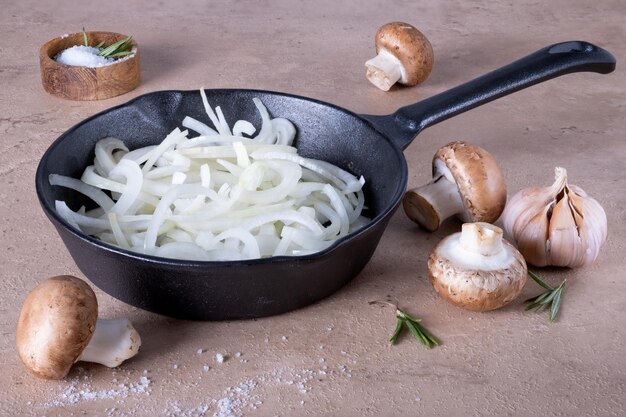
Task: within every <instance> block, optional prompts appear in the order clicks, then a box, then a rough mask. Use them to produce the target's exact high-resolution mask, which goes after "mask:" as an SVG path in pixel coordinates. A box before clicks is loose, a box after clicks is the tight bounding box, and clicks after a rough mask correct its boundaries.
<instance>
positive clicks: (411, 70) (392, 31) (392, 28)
mask: <svg viewBox="0 0 626 417" xmlns="http://www.w3.org/2000/svg"><path fill="white" fill-rule="evenodd" d="M374 42H375V44H376V53H378V52H380V50H381V49H385V50H386V51H388V52H389V53H391V54H393V55H394V56H395V57H396V58H398V59H399V60H400V62H401V63H402V65H403V67H404V72H403V78H402V79H400V83H402V84H405V85H409V86H414V85H417V84H419V83H421V82H422V81H424V80H426V78H428V76H429V75H430V72H431V71H432V69H433V63H434V61H435V54H434V53H433V47H432V45H431V44H430V42H429V41H428V39H427V38H426V36H424V34H423V33H422V32H420V31H419V30H417V29H416V28H415V27H414V26H412V25H410V24H408V23H404V22H391V23H387V24H385V25H383V26H381V27H380V28H379V29H378V31H377V32H376V36H375V37H374ZM404 77H406V79H404Z"/></svg>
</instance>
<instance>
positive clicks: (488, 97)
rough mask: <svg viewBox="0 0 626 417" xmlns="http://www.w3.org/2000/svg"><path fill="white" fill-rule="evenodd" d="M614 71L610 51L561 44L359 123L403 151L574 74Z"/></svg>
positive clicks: (582, 44)
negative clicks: (489, 107)
mask: <svg viewBox="0 0 626 417" xmlns="http://www.w3.org/2000/svg"><path fill="white" fill-rule="evenodd" d="M614 69H615V58H614V57H613V55H611V53H609V52H608V51H606V50H604V49H602V48H600V47H598V46H595V45H593V44H590V43H588V42H584V41H570V42H562V43H557V44H554V45H551V46H547V47H545V48H543V49H540V50H538V51H537V52H534V53H532V54H530V55H528V56H526V57H524V58H522V59H520V60H517V61H515V62H513V63H511V64H509V65H506V66H504V67H502V68H499V69H497V70H495V71H492V72H490V73H488V74H485V75H483V76H481V77H478V78H475V79H473V80H471V81H468V82H466V83H465V84H461V85H459V86H458V87H454V88H452V89H450V90H447V91H444V92H443V93H440V94H437V95H435V96H432V97H429V98H427V99H424V100H422V101H420V102H418V103H415V104H411V105H408V106H405V107H402V108H400V109H398V110H397V111H396V112H395V113H393V114H390V115H387V116H370V115H364V116H363V118H365V119H367V120H369V121H370V122H371V123H372V124H374V126H375V127H376V128H377V129H378V130H379V131H381V132H382V133H384V134H385V135H387V137H389V138H390V139H391V140H392V141H393V142H394V143H395V144H396V145H397V146H398V147H400V148H401V149H405V148H406V147H407V146H409V144H410V143H411V142H412V141H413V139H414V138H415V136H417V134H418V133H420V132H421V131H422V130H423V129H425V128H427V127H429V126H432V125H434V124H437V123H439V122H441V121H444V120H446V119H448V118H450V117H452V116H456V115H457V114H460V113H463V112H465V111H467V110H470V109H473V108H474V107H477V106H480V105H482V104H485V103H488V102H490V101H492V100H495V99H497V98H500V97H502V96H505V95H508V94H511V93H514V92H515V91H519V90H521V89H523V88H526V87H530V86H531V85H535V84H538V83H540V82H542V81H546V80H549V79H551V78H555V77H558V76H560V75H565V74H569V73H572V72H597V73H600V74H608V73H610V72H612V71H613V70H614Z"/></svg>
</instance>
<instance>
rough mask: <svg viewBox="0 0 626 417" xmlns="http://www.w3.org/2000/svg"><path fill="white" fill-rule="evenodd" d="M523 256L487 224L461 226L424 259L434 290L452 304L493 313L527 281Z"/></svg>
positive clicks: (510, 298)
mask: <svg viewBox="0 0 626 417" xmlns="http://www.w3.org/2000/svg"><path fill="white" fill-rule="evenodd" d="M527 274H528V268H527V266H526V262H525V261H524V257H523V256H522V254H521V253H519V251H518V250H517V249H515V247H514V246H513V245H511V244H510V243H509V242H507V241H506V240H504V239H502V229H500V228H499V227H497V226H494V225H492V224H489V223H465V224H464V225H463V229H462V231H461V232H460V233H455V234H453V235H450V236H448V237H446V238H445V239H443V240H442V241H441V242H439V244H438V245H437V246H436V247H435V248H434V249H433V251H432V253H431V254H430V257H429V258H428V277H429V279H430V282H431V284H433V286H434V287H435V290H436V291H437V292H438V293H439V295H441V296H442V297H443V298H445V299H446V300H448V301H449V302H451V303H452V304H454V305H457V306H459V307H463V308H466V309H468V310H474V311H487V310H494V309H497V308H500V307H503V306H505V305H506V304H508V303H510V302H511V301H513V300H514V299H515V298H517V296H518V295H519V294H520V293H521V292H522V289H523V288H524V285H525V284H526V281H527V279H528V276H527Z"/></svg>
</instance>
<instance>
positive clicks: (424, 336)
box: [370, 301, 441, 349]
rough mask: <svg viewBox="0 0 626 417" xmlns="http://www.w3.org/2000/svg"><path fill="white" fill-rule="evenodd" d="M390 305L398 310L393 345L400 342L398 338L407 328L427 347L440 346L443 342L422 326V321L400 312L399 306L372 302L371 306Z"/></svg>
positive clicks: (391, 339)
mask: <svg viewBox="0 0 626 417" xmlns="http://www.w3.org/2000/svg"><path fill="white" fill-rule="evenodd" d="M372 304H376V305H382V306H384V305H389V306H392V307H394V308H395V309H396V328H395V330H394V332H393V334H392V335H391V338H390V339H389V341H390V342H391V344H392V345H395V344H396V343H397V342H398V336H400V334H401V333H402V330H403V329H404V328H405V327H406V328H408V329H409V331H410V332H411V334H413V337H414V338H415V340H417V341H418V342H420V343H421V344H423V345H424V346H426V347H427V348H429V349H430V348H432V347H434V346H437V345H439V344H440V343H441V342H439V340H437V338H436V337H435V336H433V335H432V334H431V333H430V332H429V331H428V330H426V328H425V327H424V326H422V325H421V324H420V322H421V321H422V319H420V318H418V317H414V316H411V315H409V314H408V313H406V312H404V311H402V310H400V309H399V308H398V306H397V305H395V304H393V303H390V302H387V301H370V305H372Z"/></svg>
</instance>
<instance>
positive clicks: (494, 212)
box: [433, 141, 506, 223]
mask: <svg viewBox="0 0 626 417" xmlns="http://www.w3.org/2000/svg"><path fill="white" fill-rule="evenodd" d="M443 166H445V167H447V170H448V171H449V174H450V175H452V178H448V180H450V181H454V182H456V184H457V186H458V188H459V193H460V194H461V199H462V200H463V204H464V206H465V213H461V214H460V215H458V217H460V218H461V220H463V221H464V222H466V223H471V222H487V223H493V222H495V221H496V220H498V217H500V215H501V214H502V211H503V210H504V206H505V205H506V182H505V180H504V174H503V173H502V170H501V169H500V166H499V165H498V163H497V162H496V160H495V158H494V157H493V155H491V154H490V153H489V152H487V151H486V150H485V149H483V148H481V147H479V146H476V145H472V144H470V143H467V142H461V141H457V142H451V143H448V144H447V145H445V146H442V147H441V148H439V150H437V153H436V154H435V156H434V157H433V177H435V176H438V175H440V174H442V173H443V174H444V175H445V174H446V173H445V172H443V171H445V170H444V169H442V168H443Z"/></svg>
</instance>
